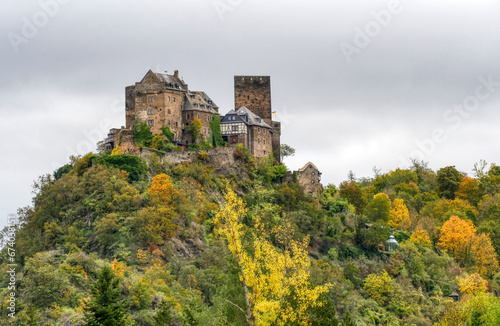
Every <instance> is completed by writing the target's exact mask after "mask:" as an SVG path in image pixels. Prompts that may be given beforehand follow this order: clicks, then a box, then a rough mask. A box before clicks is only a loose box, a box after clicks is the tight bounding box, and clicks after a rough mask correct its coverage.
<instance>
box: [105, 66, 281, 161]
mask: <svg viewBox="0 0 500 326" xmlns="http://www.w3.org/2000/svg"><path fill="white" fill-rule="evenodd" d="M234 103H235V109H234V110H231V111H229V112H228V113H227V114H226V115H225V116H220V115H219V107H218V106H217V105H216V104H215V103H214V101H213V100H212V99H211V98H210V97H209V96H208V95H207V94H206V93H205V92H203V91H192V90H190V89H189V87H188V84H186V83H185V82H184V80H182V78H180V77H179V72H178V71H177V70H175V71H174V74H173V75H169V74H167V73H158V72H153V71H152V70H149V71H148V72H147V73H146V75H145V76H144V78H143V79H142V80H141V81H140V82H137V83H135V85H132V86H128V87H126V88H125V120H126V126H125V127H122V128H121V129H111V130H110V133H109V135H108V138H107V140H106V146H107V148H108V149H112V148H114V147H116V146H129V147H134V146H135V143H134V141H133V131H132V130H133V128H134V125H135V123H136V122H137V121H143V122H145V123H147V124H148V126H149V127H150V129H151V132H152V133H153V135H154V134H159V133H161V132H162V130H161V128H162V127H163V126H168V127H169V128H170V130H171V131H172V132H173V134H174V136H173V143H174V144H176V145H178V146H182V147H184V148H186V147H187V146H189V145H192V141H193V140H192V137H191V134H190V133H189V126H190V125H191V123H192V122H193V120H194V119H199V120H200V121H201V130H200V134H201V138H203V139H208V138H209V137H210V134H211V129H210V122H211V121H212V120H213V119H214V116H215V115H219V116H220V120H221V122H220V126H221V134H222V138H223V140H224V141H226V142H227V143H228V146H235V145H236V144H239V143H240V144H243V146H245V147H247V148H248V149H249V150H250V153H251V154H252V155H254V156H255V157H257V158H261V157H266V156H269V155H271V153H273V155H274V157H275V159H276V160H277V161H278V162H279V160H280V155H279V146H280V136H281V124H280V123H279V122H277V121H273V120H272V106H271V78H270V77H269V76H235V77H234Z"/></svg>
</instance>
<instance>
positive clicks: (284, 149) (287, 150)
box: [279, 144, 295, 162]
mask: <svg viewBox="0 0 500 326" xmlns="http://www.w3.org/2000/svg"><path fill="white" fill-rule="evenodd" d="M279 151H280V158H281V159H280V161H281V162H283V160H284V159H285V158H286V157H289V156H294V155H295V148H293V147H292V146H290V145H287V144H281V145H280V148H279Z"/></svg>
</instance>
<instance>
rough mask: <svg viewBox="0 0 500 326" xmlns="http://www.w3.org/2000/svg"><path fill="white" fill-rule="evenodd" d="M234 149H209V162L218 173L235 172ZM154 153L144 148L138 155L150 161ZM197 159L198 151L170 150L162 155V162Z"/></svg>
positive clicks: (171, 162) (169, 162) (182, 161)
mask: <svg viewBox="0 0 500 326" xmlns="http://www.w3.org/2000/svg"><path fill="white" fill-rule="evenodd" d="M234 150H235V148H234V147H229V148H219V149H210V150H208V151H207V152H208V163H207V164H209V165H211V166H213V168H214V170H215V171H216V172H218V173H222V174H227V173H229V172H233V170H234V169H235V161H234ZM153 153H154V151H151V150H149V149H143V150H142V151H141V152H140V153H139V155H138V156H139V157H141V158H143V159H145V160H146V161H148V162H149V156H150V155H151V154H153ZM197 160H198V151H185V152H168V153H166V154H165V155H164V156H162V157H161V162H162V163H167V164H173V165H175V164H182V163H194V162H196V161H197Z"/></svg>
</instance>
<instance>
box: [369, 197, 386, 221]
mask: <svg viewBox="0 0 500 326" xmlns="http://www.w3.org/2000/svg"><path fill="white" fill-rule="evenodd" d="M365 215H366V217H368V219H369V220H370V221H372V222H376V221H383V222H388V221H389V218H390V216H391V200H390V199H389V196H387V195H386V194H384V193H379V194H376V195H375V196H373V200H372V201H371V202H370V203H369V204H368V205H367V206H366V208H365Z"/></svg>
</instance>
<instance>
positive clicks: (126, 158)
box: [102, 154, 148, 181]
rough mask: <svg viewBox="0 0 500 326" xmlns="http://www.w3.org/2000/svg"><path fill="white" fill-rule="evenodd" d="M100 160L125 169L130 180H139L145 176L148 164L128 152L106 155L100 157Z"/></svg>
mask: <svg viewBox="0 0 500 326" xmlns="http://www.w3.org/2000/svg"><path fill="white" fill-rule="evenodd" d="M102 160H103V162H104V164H105V165H110V166H113V167H115V168H118V169H120V170H125V171H127V172H128V174H129V180H130V181H139V180H142V179H145V178H146V173H147V171H148V166H147V165H146V162H145V161H144V160H143V159H141V158H140V157H137V156H133V155H128V154H120V155H113V156H110V155H106V156H103V157H102Z"/></svg>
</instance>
